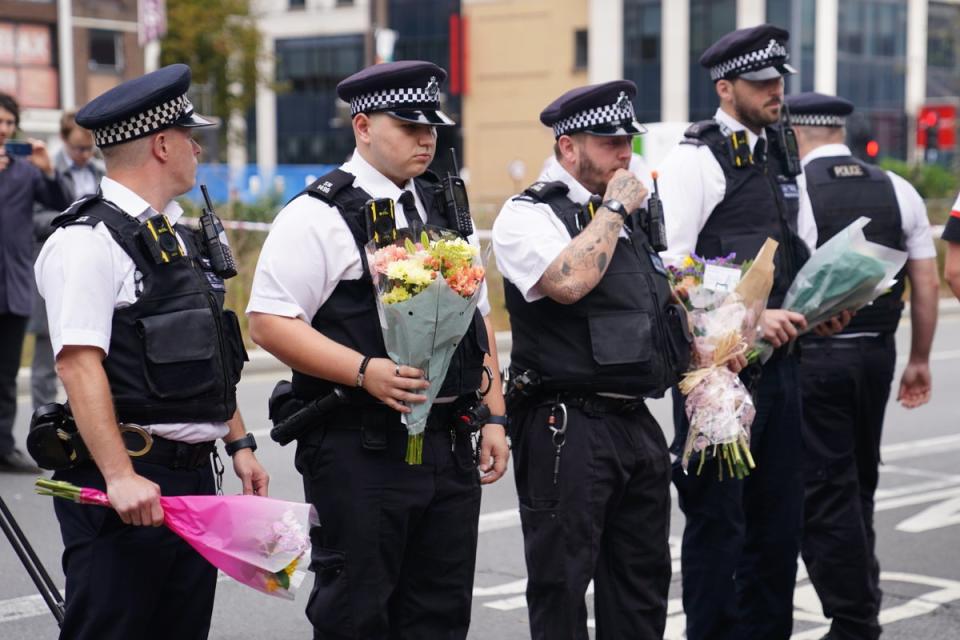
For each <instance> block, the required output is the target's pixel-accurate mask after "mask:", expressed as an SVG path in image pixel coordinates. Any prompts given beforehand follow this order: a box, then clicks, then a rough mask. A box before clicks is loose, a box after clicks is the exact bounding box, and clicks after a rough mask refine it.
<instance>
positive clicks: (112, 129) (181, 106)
mask: <svg viewBox="0 0 960 640" xmlns="http://www.w3.org/2000/svg"><path fill="white" fill-rule="evenodd" d="M190 113H193V105H192V104H190V100H188V99H187V96H186V95H182V96H180V97H178V98H174V99H173V100H169V101H167V102H164V103H162V104H158V105H157V106H155V107H151V108H149V109H147V110H146V111H143V112H141V113H138V114H136V115H135V116H133V117H131V118H127V119H126V120H121V121H120V122H115V123H113V124H111V125H107V126H106V127H102V128H100V129H94V130H93V137H94V139H95V140H96V142H97V146H99V147H108V146H110V145H112V144H120V143H121V142H127V141H129V140H135V139H137V138H140V137H143V136H145V135H147V134H148V133H152V132H154V131H158V130H160V129H163V128H164V127H167V126H169V125H171V124H173V123H174V122H176V121H177V120H178V119H179V118H180V117H181V116H183V115H184V114H190Z"/></svg>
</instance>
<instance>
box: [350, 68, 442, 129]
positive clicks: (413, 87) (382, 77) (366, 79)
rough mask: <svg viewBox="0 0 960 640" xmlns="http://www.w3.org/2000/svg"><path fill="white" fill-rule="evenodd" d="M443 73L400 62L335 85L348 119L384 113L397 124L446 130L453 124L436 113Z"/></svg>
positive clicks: (438, 110) (436, 69)
mask: <svg viewBox="0 0 960 640" xmlns="http://www.w3.org/2000/svg"><path fill="white" fill-rule="evenodd" d="M446 79H447V72H446V71H444V70H443V69H442V68H440V67H438V66H437V65H435V64H433V63H432V62H423V61H422V60H402V61H400V62H385V63H382V64H375V65H373V66H372V67H367V68H366V69H363V70H361V71H358V72H356V73H355V74H353V75H352V76H350V77H348V78H346V79H345V80H343V81H342V82H340V84H338V85H337V95H338V96H340V99H341V100H343V101H345V102H347V103H349V104H350V115H351V116H355V115H357V114H358V113H387V114H389V115H391V116H393V117H394V118H397V119H399V120H405V121H407V122H416V123H418V124H427V125H431V126H434V127H449V126H453V125H454V124H456V123H455V122H454V121H453V120H451V119H450V117H449V116H448V115H447V114H445V113H444V112H443V111H441V110H440V85H441V84H442V83H443V81H444V80H446Z"/></svg>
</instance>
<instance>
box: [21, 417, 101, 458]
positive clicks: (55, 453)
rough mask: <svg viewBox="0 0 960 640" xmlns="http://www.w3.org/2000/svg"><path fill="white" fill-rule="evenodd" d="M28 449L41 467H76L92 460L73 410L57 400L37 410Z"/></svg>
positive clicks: (28, 439)
mask: <svg viewBox="0 0 960 640" xmlns="http://www.w3.org/2000/svg"><path fill="white" fill-rule="evenodd" d="M27 451H28V452H29V453H30V456H31V457H32V458H33V459H34V461H35V462H36V463H37V465H38V466H39V467H40V468H41V469H49V470H51V471H64V470H66V469H73V468H74V467H77V466H79V465H81V464H83V463H84V462H87V461H88V460H90V452H89V451H88V450H87V446H86V445H85V444H84V443H83V440H82V439H81V438H80V433H79V432H78V431H77V425H76V423H75V422H74V421H73V416H72V415H71V414H70V410H69V409H68V408H67V407H65V406H64V405H62V404H59V403H56V402H54V403H51V404H45V405H43V406H41V407H39V408H38V409H37V410H36V411H34V412H33V417H31V418H30V433H29V434H28V435H27Z"/></svg>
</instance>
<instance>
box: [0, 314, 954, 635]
mask: <svg viewBox="0 0 960 640" xmlns="http://www.w3.org/2000/svg"><path fill="white" fill-rule="evenodd" d="M898 343H899V345H900V353H901V355H902V356H905V355H906V353H907V347H908V345H909V326H908V325H907V326H904V327H902V328H901V330H900V332H899V334H898ZM903 364H904V363H903V357H901V362H900V364H899V368H898V375H899V369H902V366H903ZM932 366H933V376H934V393H933V400H932V402H931V403H930V404H929V405H927V406H925V407H923V408H921V409H917V410H914V411H907V410H905V409H902V408H901V407H899V406H897V405H896V404H895V403H894V402H893V401H891V403H890V406H889V408H888V412H887V422H886V427H885V429H886V431H885V435H884V458H885V461H886V464H885V465H884V467H883V469H882V474H881V482H880V490H879V492H878V496H877V499H878V500H877V505H878V509H877V515H876V524H877V530H878V549H879V555H880V559H881V563H882V587H883V590H884V594H885V595H884V605H883V612H882V617H881V621H882V622H883V623H884V629H885V633H884V638H885V639H888V640H890V639H900V638H902V639H909V640H923V639H928V638H929V639H931V640H932V639H937V640H939V639H947V638H960V631H958V629H960V554H958V552H957V540H958V532H960V469H958V465H957V464H956V462H955V461H956V459H957V456H958V452H960V314H950V315H945V316H944V317H943V318H942V321H941V323H940V326H939V329H938V332H937V339H936V342H935V345H934V354H933V362H932ZM278 375H279V374H278V372H277V371H275V370H274V368H273V367H271V366H270V363H269V361H268V360H264V361H257V362H256V364H255V366H253V367H251V370H250V371H249V372H248V374H247V375H246V377H245V379H244V381H243V382H242V383H241V386H240V403H241V409H242V411H243V413H244V415H245V417H246V420H247V423H248V427H249V428H250V429H251V430H254V431H255V432H256V433H257V434H258V435H259V436H260V437H259V441H260V443H261V448H260V451H259V452H258V455H259V456H260V459H261V460H262V461H263V463H264V464H265V465H266V466H267V468H268V469H269V470H270V472H271V474H272V484H271V495H274V496H277V497H281V498H286V499H292V500H299V499H302V489H301V486H300V479H299V476H298V475H297V473H296V471H295V470H294V468H293V460H292V458H293V451H292V448H291V447H287V448H281V447H279V446H277V445H276V444H274V443H273V442H271V441H270V440H269V438H268V437H267V435H266V432H267V430H268V422H267V415H266V398H267V396H268V395H269V392H270V389H271V388H272V386H273V382H274V381H275V380H276V379H277V378H278ZM22 400H23V401H22V402H21V403H20V412H19V414H18V421H17V429H16V436H17V439H18V441H19V442H23V439H24V437H25V434H26V428H27V420H28V413H29V402H28V400H27V398H26V397H22ZM652 408H653V411H654V414H655V415H656V416H657V418H658V419H659V420H660V422H661V425H663V428H664V431H665V433H666V436H667V438H668V440H669V439H670V437H671V436H672V425H671V422H670V419H669V407H668V405H667V403H666V402H665V401H663V400H658V401H654V402H653V403H652ZM761 463H762V462H761ZM238 490H239V485H238V483H237V482H236V479H235V478H233V477H231V475H230V473H229V471H228V474H227V481H226V483H225V491H226V492H228V493H230V492H237V491H238ZM0 494H2V495H3V497H4V499H5V500H6V501H7V503H8V504H9V505H10V507H11V509H12V510H13V511H14V513H15V515H16V517H17V518H18V519H19V521H20V524H21V526H22V527H23V529H24V530H25V531H26V533H27V535H28V536H29V537H30V539H31V541H32V542H33V544H34V546H35V548H36V549H37V552H38V553H39V555H40V556H41V558H42V559H43V561H44V562H45V564H46V565H47V567H48V569H49V570H50V571H51V574H53V576H54V579H55V581H56V582H57V583H58V584H59V585H62V584H63V576H62V573H61V572H60V569H59V555H60V552H61V543H60V538H59V531H58V529H57V524H56V520H55V519H54V517H53V510H52V507H51V505H50V499H49V498H42V497H39V496H35V495H34V494H33V478H32V477H29V476H16V475H0ZM516 504H517V503H516V494H515V492H514V488H513V478H512V475H511V474H509V473H508V475H507V476H505V477H504V478H503V480H501V481H500V482H498V483H496V484H495V485H492V486H490V487H488V488H487V489H485V492H484V498H483V507H482V514H483V515H482V517H481V535H480V547H479V551H478V557H477V571H476V580H475V590H474V605H473V625H472V628H471V631H470V636H469V637H470V638H471V639H474V640H493V639H497V640H502V639H508V640H509V639H514V638H517V639H520V638H525V637H529V636H528V632H527V616H526V607H525V604H524V600H523V589H524V578H525V573H526V572H525V569H524V562H523V546H522V536H521V532H520V528H519V518H518V516H517V514H516ZM682 528H683V517H682V514H681V513H680V511H679V509H677V508H676V506H674V512H673V521H672V542H673V551H674V556H675V563H674V579H673V585H672V588H671V593H670V598H671V600H670V615H669V618H668V627H667V633H666V638H671V639H678V638H682V637H683V635H682V634H683V614H682V611H681V608H680V600H679V598H680V586H679V564H678V561H679V544H678V540H679V536H680V535H681V533H682ZM145 552H148V551H147V550H145ZM0 576H2V579H0V639H3V640H19V639H25V640H41V639H44V638H55V637H56V624H55V622H54V620H53V617H52V616H51V615H50V614H49V613H48V612H47V610H46V608H45V605H44V604H43V602H42V601H41V600H40V598H39V596H37V595H35V593H36V591H35V590H34V588H33V584H32V583H31V582H30V580H29V579H28V577H27V574H26V573H25V572H24V571H23V569H22V568H21V566H20V564H19V562H18V560H17V559H16V557H15V556H14V554H13V552H12V550H11V549H10V548H9V546H8V545H7V544H6V541H5V540H2V539H0ZM309 583H310V579H309V578H308V582H307V584H306V585H305V586H309ZM306 595H307V592H306V590H304V591H303V592H301V593H300V594H299V595H298V597H297V600H296V601H293V602H288V601H282V600H278V599H275V598H269V597H267V596H264V595H262V594H260V593H257V592H254V591H252V590H250V589H248V588H246V587H242V586H240V585H238V584H236V583H233V582H231V581H230V580H229V579H225V580H223V581H222V582H221V583H220V585H219V587H218V595H217V602H216V609H215V612H214V619H213V626H212V632H211V636H210V637H211V638H215V639H238V640H241V639H243V640H245V639H251V640H252V639H259V638H265V637H275V638H308V637H311V634H310V627H309V624H308V623H307V621H306V619H305V617H304V615H303V607H304V602H305V600H306ZM587 600H588V605H590V611H591V612H592V596H588V598H587ZM795 607H796V608H795V620H796V623H795V633H794V638H795V639H797V640H801V639H811V640H814V639H817V638H820V637H821V636H822V635H823V634H824V633H825V631H826V629H825V627H824V624H825V623H824V621H823V618H822V613H821V612H820V609H819V606H818V601H817V600H816V595H815V593H813V589H812V587H811V586H810V584H809V581H808V580H806V578H805V576H804V575H803V572H802V571H801V576H800V577H799V579H798V582H797V597H796V598H795Z"/></svg>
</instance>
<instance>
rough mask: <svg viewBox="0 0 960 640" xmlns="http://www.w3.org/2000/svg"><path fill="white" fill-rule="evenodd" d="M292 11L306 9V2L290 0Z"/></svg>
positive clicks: (304, 0)
mask: <svg viewBox="0 0 960 640" xmlns="http://www.w3.org/2000/svg"><path fill="white" fill-rule="evenodd" d="M289 2H290V4H289V5H288V6H289V7H290V9H303V8H305V7H306V4H307V3H306V0H289Z"/></svg>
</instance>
